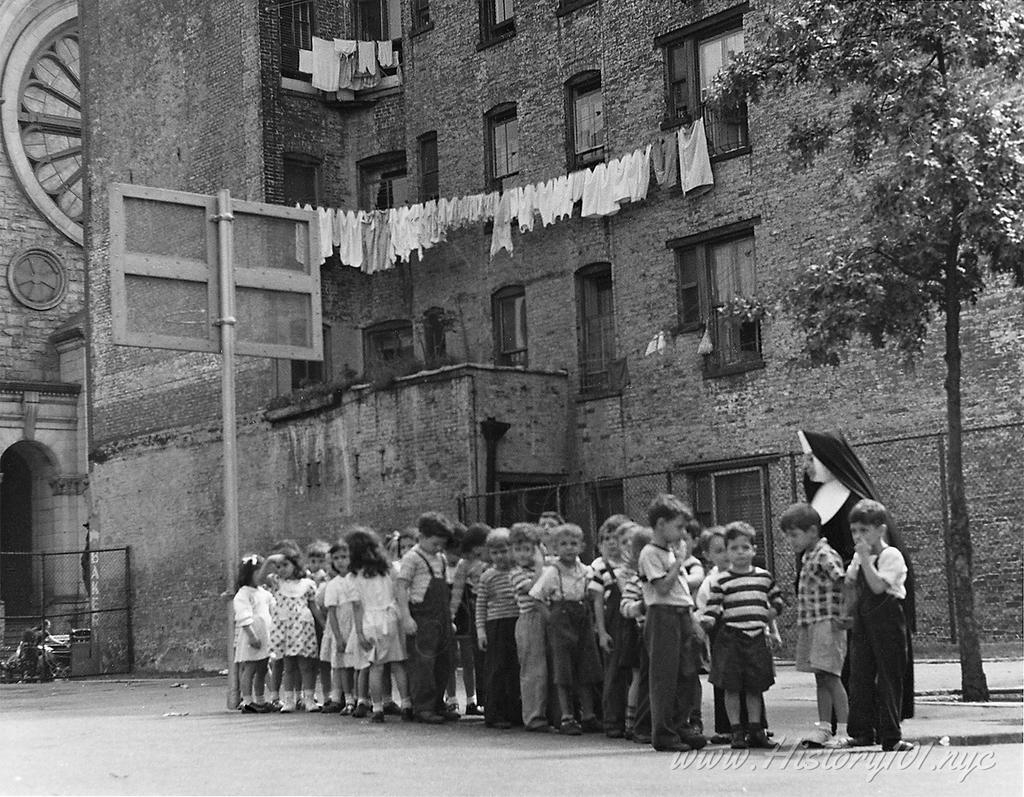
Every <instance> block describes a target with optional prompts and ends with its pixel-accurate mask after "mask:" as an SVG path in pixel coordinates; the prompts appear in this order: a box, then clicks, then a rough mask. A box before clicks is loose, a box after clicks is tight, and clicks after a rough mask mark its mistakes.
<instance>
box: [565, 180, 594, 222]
mask: <svg viewBox="0 0 1024 797" xmlns="http://www.w3.org/2000/svg"><path fill="white" fill-rule="evenodd" d="M589 175H590V169H580V170H579V171H575V172H573V173H572V174H570V175H569V201H570V202H571V204H573V205H575V204H576V203H577V202H579V201H580V200H581V199H583V190H584V188H586V183H587V178H588V177H589ZM569 215H572V210H571V209H570V210H569Z"/></svg>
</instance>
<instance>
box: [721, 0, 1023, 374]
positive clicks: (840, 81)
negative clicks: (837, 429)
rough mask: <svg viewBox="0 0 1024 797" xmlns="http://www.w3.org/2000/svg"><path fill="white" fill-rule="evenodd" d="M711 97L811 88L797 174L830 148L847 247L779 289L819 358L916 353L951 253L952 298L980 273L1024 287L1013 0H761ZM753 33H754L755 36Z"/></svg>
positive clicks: (727, 99)
mask: <svg viewBox="0 0 1024 797" xmlns="http://www.w3.org/2000/svg"><path fill="white" fill-rule="evenodd" d="M766 13H767V17H768V18H767V20H766V23H767V24H765V25H763V26H760V27H755V29H754V31H753V36H752V38H753V41H751V39H750V38H748V46H747V50H746V52H744V53H742V54H741V55H739V56H738V57H737V58H736V60H735V61H734V63H733V64H732V65H731V66H730V67H729V68H727V69H726V70H724V71H723V73H722V74H721V76H720V78H719V83H718V92H717V97H716V102H717V103H718V104H720V105H722V106H726V107H728V106H736V105H738V104H739V103H742V102H744V101H750V102H754V103H757V102H759V101H764V100H765V98H766V97H771V98H775V97H776V96H778V94H779V92H780V91H786V90H789V89H796V88H799V87H813V88H816V89H817V90H819V91H822V92H823V93H824V94H825V95H826V96H828V97H831V98H834V99H833V101H832V102H829V103H819V106H825V107H824V109H823V110H819V111H818V112H816V113H813V114H811V115H807V116H803V117H799V118H794V119H793V120H792V124H791V129H790V133H789V136H788V142H787V143H788V146H789V150H790V152H791V154H792V156H793V160H794V165H795V166H796V167H797V168H802V167H806V166H809V165H810V164H812V163H813V162H814V161H815V158H816V157H817V156H818V155H820V154H821V153H823V152H824V151H825V150H826V149H830V150H831V151H833V152H834V153H836V154H838V155H840V156H841V157H843V158H844V159H845V166H846V168H848V169H849V171H850V174H852V175H853V176H854V178H855V179H857V180H859V181H861V191H860V192H859V193H860V195H861V196H862V198H863V212H862V214H861V217H860V218H859V219H857V221H856V222H855V224H853V225H851V226H850V227H849V228H848V229H847V230H846V232H847V235H846V236H845V240H846V244H845V245H844V246H843V247H842V248H839V249H835V250H833V251H832V252H830V253H829V255H828V257H827V258H826V259H825V261H824V262H821V263H818V264H815V265H813V266H811V267H810V268H809V269H807V271H806V272H804V273H803V274H801V275H800V276H799V278H798V279H797V280H796V282H795V283H793V284H792V286H791V288H790V289H789V291H788V293H787V295H786V296H785V297H784V305H785V306H786V307H787V308H788V309H789V310H790V311H791V312H792V313H793V315H794V316H795V318H796V319H797V321H798V323H799V324H800V325H801V326H802V327H803V328H804V330H805V331H806V332H807V333H808V334H807V343H806V346H807V350H808V353H809V354H810V355H811V357H812V359H813V360H815V361H817V362H822V361H824V362H832V363H835V362H837V361H838V353H839V352H840V351H841V350H842V349H843V348H844V347H845V345H846V344H847V343H849V341H850V338H851V336H852V335H853V334H854V333H857V332H860V333H862V334H864V335H866V336H867V337H868V338H869V339H870V341H871V342H872V343H873V344H874V345H876V346H882V345H885V344H886V343H892V344H895V345H896V346H898V348H899V349H900V350H901V351H903V352H904V353H906V354H909V355H912V354H914V353H916V352H918V351H920V349H921V347H922V345H923V343H924V339H925V334H926V332H927V329H928V326H929V323H930V322H931V321H932V317H933V315H934V313H935V312H936V311H937V310H938V311H940V312H941V311H942V309H943V307H944V304H943V303H944V298H945V289H946V273H947V257H948V256H949V253H950V251H952V252H954V254H955V263H956V269H957V277H958V278H957V280H956V283H957V285H956V287H957V291H958V295H959V298H960V300H961V302H973V301H974V300H975V299H976V298H977V296H978V294H979V293H980V292H981V291H982V290H983V288H984V285H985V278H986V276H987V274H988V273H990V272H993V271H994V272H999V271H1002V272H1010V273H1011V274H1012V275H1013V276H1014V278H1015V279H1016V280H1017V282H1018V283H1021V282H1024V102H1022V99H1024V88H1022V86H1021V84H1020V80H1021V73H1022V69H1024V12H1022V10H1021V4H1020V3H1018V2H1013V0H965V1H963V2H960V1H958V0H945V1H943V2H933V1H932V0H920V1H918V0H836V1H835V2H833V0H774V2H772V3H770V4H768V10H767V12H766ZM759 33H760V34H762V35H761V37H760V38H758V34H759Z"/></svg>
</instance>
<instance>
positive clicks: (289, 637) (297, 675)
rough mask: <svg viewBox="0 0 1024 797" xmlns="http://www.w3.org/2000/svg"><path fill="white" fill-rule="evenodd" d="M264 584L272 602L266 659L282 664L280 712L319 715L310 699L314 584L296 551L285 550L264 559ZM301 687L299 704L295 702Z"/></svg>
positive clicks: (313, 669)
mask: <svg viewBox="0 0 1024 797" xmlns="http://www.w3.org/2000/svg"><path fill="white" fill-rule="evenodd" d="M265 570H266V582H267V584H268V585H269V586H270V590H271V593H272V594H273V596H274V599H275V601H276V607H275V611H274V615H275V616H274V628H273V631H272V633H271V635H270V655H271V657H273V658H277V659H283V660H284V677H283V679H282V684H281V687H282V689H281V692H282V695H281V711H282V712H284V713H288V712H291V711H295V710H297V709H302V710H305V711H319V710H320V706H319V705H317V703H316V700H315V698H314V697H313V688H314V685H315V680H316V665H317V654H318V653H319V651H318V650H317V644H316V625H315V623H314V621H313V611H314V607H315V606H316V602H315V600H314V598H315V597H316V584H314V582H313V580H312V579H309V578H305V577H304V576H303V574H304V572H305V569H304V568H303V567H302V564H301V561H300V554H299V551H298V549H285V550H282V551H280V552H279V553H275V554H272V555H271V556H269V557H267V567H266V568H265ZM300 684H301V688H302V702H301V704H300V703H299V701H298V700H297V697H298V695H297V691H298V687H299V685H300Z"/></svg>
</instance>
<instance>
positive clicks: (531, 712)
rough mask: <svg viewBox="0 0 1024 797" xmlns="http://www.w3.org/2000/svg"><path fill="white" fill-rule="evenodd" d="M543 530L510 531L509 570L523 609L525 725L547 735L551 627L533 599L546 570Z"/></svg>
mask: <svg viewBox="0 0 1024 797" xmlns="http://www.w3.org/2000/svg"><path fill="white" fill-rule="evenodd" d="M540 535H541V531H540V528H539V527H538V526H534V525H533V524H532V523H514V524H513V525H512V528H511V529H510V532H509V542H510V543H511V545H512V559H513V561H514V562H515V566H514V567H513V568H512V569H511V570H510V571H509V578H510V580H511V581H512V590H513V592H514V593H515V596H516V603H517V604H518V606H519V619H518V620H516V652H517V653H518V655H519V691H520V695H521V697H522V701H523V725H524V726H525V728H526V730H528V731H534V732H537V733H547V732H548V731H549V730H550V727H551V726H550V725H548V719H547V715H548V711H547V704H548V661H547V627H546V624H545V622H544V615H543V612H542V605H541V602H540V601H539V600H537V599H536V598H531V597H530V589H531V588H532V587H533V585H534V584H535V583H536V581H537V578H538V577H539V576H540V573H541V570H542V569H543V567H544V552H543V551H542V550H541V547H540V539H541V537H540Z"/></svg>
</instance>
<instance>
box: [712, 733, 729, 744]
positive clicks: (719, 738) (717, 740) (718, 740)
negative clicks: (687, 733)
mask: <svg viewBox="0 0 1024 797" xmlns="http://www.w3.org/2000/svg"><path fill="white" fill-rule="evenodd" d="M731 741H732V736H731V735H730V734H728V733H716V734H715V735H714V736H712V737H711V739H710V743H711V744H729V742H731Z"/></svg>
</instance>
